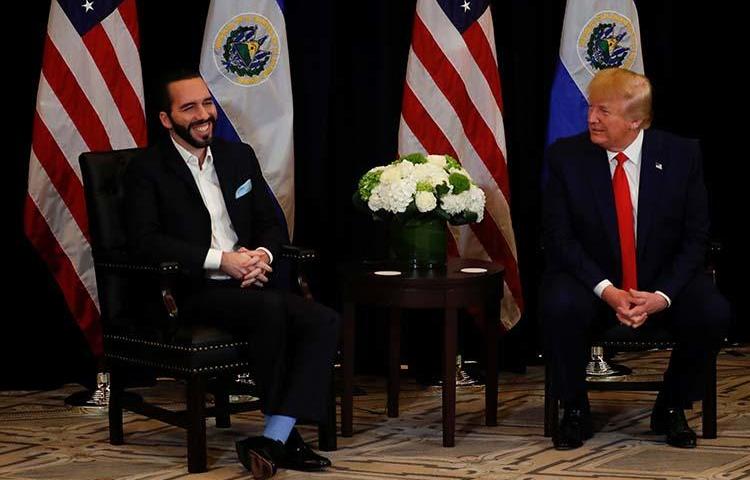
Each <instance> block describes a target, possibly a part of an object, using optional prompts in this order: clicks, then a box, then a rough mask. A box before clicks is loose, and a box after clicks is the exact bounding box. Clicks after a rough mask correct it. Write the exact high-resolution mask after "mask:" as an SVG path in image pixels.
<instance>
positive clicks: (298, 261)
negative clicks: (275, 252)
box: [281, 245, 318, 300]
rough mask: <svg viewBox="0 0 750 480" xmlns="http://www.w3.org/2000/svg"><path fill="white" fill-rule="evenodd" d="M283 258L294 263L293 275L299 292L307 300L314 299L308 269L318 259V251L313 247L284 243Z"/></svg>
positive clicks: (282, 248)
mask: <svg viewBox="0 0 750 480" xmlns="http://www.w3.org/2000/svg"><path fill="white" fill-rule="evenodd" d="M281 258H283V259H286V260H289V261H290V263H291V264H292V277H293V278H294V280H295V283H296V287H297V288H298V289H299V292H300V293H301V294H302V296H303V297H304V298H306V299H307V300H312V299H313V295H312V291H311V290H310V283H309V282H308V280H307V271H306V269H307V267H308V266H309V265H311V264H312V263H313V262H314V261H315V260H317V259H318V253H317V252H316V251H315V250H313V249H312V248H306V247H298V246H294V245H282V246H281Z"/></svg>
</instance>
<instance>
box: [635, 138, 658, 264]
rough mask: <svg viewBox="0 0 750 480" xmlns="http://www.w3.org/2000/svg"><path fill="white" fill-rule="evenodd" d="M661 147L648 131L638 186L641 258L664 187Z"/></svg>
mask: <svg viewBox="0 0 750 480" xmlns="http://www.w3.org/2000/svg"><path fill="white" fill-rule="evenodd" d="M662 157H663V155H660V152H659V145H657V144H656V142H655V141H654V139H653V137H652V136H651V135H650V134H649V132H648V130H646V131H645V132H644V138H643V149H642V150H641V174H640V184H639V186H638V231H637V247H636V251H637V255H638V258H640V256H641V254H642V253H643V248H644V246H645V245H646V241H647V239H648V235H649V233H650V232H651V227H652V226H653V219H654V209H655V207H656V204H657V202H656V201H657V198H658V195H659V191H660V189H661V185H662V177H663V175H662V171H663V170H662V169H663V168H664V166H662V164H661V163H659V164H658V167H657V161H658V160H659V159H661V158H662Z"/></svg>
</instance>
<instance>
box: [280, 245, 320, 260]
mask: <svg viewBox="0 0 750 480" xmlns="http://www.w3.org/2000/svg"><path fill="white" fill-rule="evenodd" d="M281 257H282V258H287V259H289V260H292V261H295V262H298V263H307V262H312V261H313V260H316V259H317V258H318V252H316V251H315V250H313V249H312V248H307V247H298V246H296V245H282V246H281Z"/></svg>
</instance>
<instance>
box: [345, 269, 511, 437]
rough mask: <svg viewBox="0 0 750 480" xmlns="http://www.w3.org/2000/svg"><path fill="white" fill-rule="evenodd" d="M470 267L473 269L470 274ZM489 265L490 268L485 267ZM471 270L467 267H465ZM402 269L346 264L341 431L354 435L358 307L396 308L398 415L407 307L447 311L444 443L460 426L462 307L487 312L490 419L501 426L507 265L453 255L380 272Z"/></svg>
mask: <svg viewBox="0 0 750 480" xmlns="http://www.w3.org/2000/svg"><path fill="white" fill-rule="evenodd" d="M466 269H469V270H468V271H469V272H474V273H465V271H466ZM482 269H484V270H485V271H484V272H479V270H482ZM462 270H465V271H462ZM394 271H399V268H397V267H395V266H394V265H389V264H388V263H356V264H348V265H345V266H343V267H342V268H341V271H340V278H341V286H342V292H343V295H344V319H343V320H344V325H343V332H342V350H343V359H342V370H343V375H344V392H343V395H342V399H341V434H342V435H343V436H345V437H350V436H351V435H352V433H353V430H352V415H353V407H354V403H353V388H354V383H353V382H354V379H353V377H354V330H355V324H356V320H355V310H356V309H355V306H356V305H368V306H374V307H385V308H388V309H389V310H390V315H389V325H388V330H389V333H388V338H389V342H388V343H389V346H388V364H389V365H388V408H387V411H388V416H389V417H397V416H398V395H399V388H400V387H399V373H400V353H401V338H400V337H401V310H402V309H404V308H410V309H412V308H413V309H420V308H437V309H444V310H445V321H444V322H443V389H442V390H443V446H445V447H452V446H454V444H455V425H456V334H457V317H458V309H460V308H467V307H476V308H479V309H481V310H482V311H483V315H482V316H483V318H484V319H485V321H486V322H487V325H486V326H487V328H486V335H485V336H486V341H487V344H486V356H487V361H486V367H487V380H486V384H485V423H486V425H490V426H494V425H497V340H498V329H499V328H500V327H499V326H500V301H501V300H502V296H503V272H504V269H503V267H502V265H500V264H497V263H489V262H482V261H479V260H463V259H452V260H449V261H448V263H447V265H446V267H445V268H444V269H437V270H401V273H400V274H399V275H378V274H376V273H375V272H381V273H382V272H391V273H392V272H394Z"/></svg>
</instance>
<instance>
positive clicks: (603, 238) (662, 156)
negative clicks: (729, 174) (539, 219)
mask: <svg viewBox="0 0 750 480" xmlns="http://www.w3.org/2000/svg"><path fill="white" fill-rule="evenodd" d="M641 157H642V158H641V172H640V186H639V192H638V225H637V233H636V236H637V256H636V258H637V260H636V261H637V271H638V289H639V290H645V291H651V292H653V291H655V290H660V291H662V292H664V293H665V294H666V295H668V296H669V297H670V298H671V299H672V300H674V299H675V297H676V296H677V295H679V293H680V291H681V290H682V288H683V287H684V286H685V285H686V284H687V282H688V281H689V280H690V279H691V278H692V277H693V276H694V275H695V274H696V273H698V272H699V271H701V269H702V266H703V263H704V260H705V254H706V248H707V243H708V235H709V233H708V230H709V220H708V206H707V199H706V190H705V186H704V184H703V176H702V160H701V155H700V148H699V145H698V142H697V141H695V140H689V139H684V138H680V137H677V136H675V135H672V134H669V133H666V132H660V131H657V130H646V131H645V132H644V139H643V150H642V154H641ZM546 160H547V165H548V166H549V172H550V177H549V181H548V183H547V185H546V190H545V195H544V205H543V226H544V232H543V239H544V247H545V252H546V255H547V272H548V273H556V272H565V273H568V274H570V275H572V276H573V277H574V278H576V279H578V280H580V281H581V282H582V283H583V284H584V285H585V286H586V287H588V288H591V289H592V290H593V288H594V287H595V286H596V285H597V284H598V283H599V282H601V281H602V280H604V279H609V280H611V281H612V283H614V284H615V285H619V284H620V281H621V278H622V268H621V263H620V246H619V236H618V232H617V217H616V214H615V204H614V193H613V190H612V179H611V175H610V171H609V164H608V161H607V153H606V151H605V150H604V149H603V148H601V147H599V146H597V145H595V144H593V143H591V141H590V139H589V134H588V132H586V133H584V134H581V135H577V136H573V137H568V138H564V139H561V140H558V141H557V142H555V143H554V144H553V145H551V146H550V147H549V148H548V150H547V152H546Z"/></svg>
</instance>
